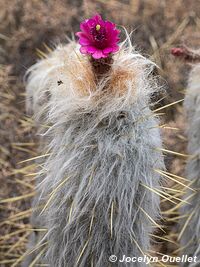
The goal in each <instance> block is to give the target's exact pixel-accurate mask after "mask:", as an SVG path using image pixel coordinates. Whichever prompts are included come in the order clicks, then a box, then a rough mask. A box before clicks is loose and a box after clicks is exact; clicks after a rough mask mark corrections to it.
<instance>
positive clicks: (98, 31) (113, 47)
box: [76, 14, 120, 59]
mask: <svg viewBox="0 0 200 267" xmlns="http://www.w3.org/2000/svg"><path fill="white" fill-rule="evenodd" d="M80 29H81V32H77V33H76V36H78V37H79V44H80V45H81V48H80V51H81V53H82V54H91V55H92V57H93V58H95V59H99V58H106V57H108V56H109V54H110V53H115V52H117V51H118V50H119V46H118V44H117V43H118V42H119V40H120V39H119V33H120V31H119V30H117V28H116V26H115V24H114V23H112V22H110V21H104V20H102V18H101V16H100V15H98V14H97V15H95V16H94V17H92V18H91V19H86V20H85V21H83V22H82V23H81V24H80Z"/></svg>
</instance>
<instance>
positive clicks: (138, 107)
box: [23, 38, 164, 267]
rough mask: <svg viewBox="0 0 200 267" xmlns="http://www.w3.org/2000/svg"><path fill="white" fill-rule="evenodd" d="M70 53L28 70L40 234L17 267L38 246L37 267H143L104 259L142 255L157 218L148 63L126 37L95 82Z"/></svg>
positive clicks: (155, 135) (158, 156)
mask: <svg viewBox="0 0 200 267" xmlns="http://www.w3.org/2000/svg"><path fill="white" fill-rule="evenodd" d="M78 48H79V46H78V45H77V44H76V43H73V42H72V43H70V44H68V45H66V46H63V47H62V46H59V47H58V48H57V49H56V50H55V51H53V52H52V53H51V54H50V55H49V56H48V57H47V58H46V59H43V60H41V61H39V62H38V63H37V64H35V65H34V66H32V67H31V68H30V70H29V71H28V83H27V108H28V110H29V111H33V113H34V117H35V120H36V122H37V124H38V127H39V129H40V134H41V135H42V138H41V144H42V145H41V148H43V151H44V152H45V155H44V156H45V157H44V159H45V160H43V162H42V163H41V164H40V165H42V170H41V173H40V174H39V175H38V177H37V178H38V186H37V196H36V197H35V201H34V207H35V206H36V205H37V206H38V207H39V208H38V210H37V211H36V212H35V213H34V215H33V216H32V223H33V225H34V227H36V228H41V227H42V228H44V229H46V232H45V234H38V233H33V234H32V238H31V241H30V244H29V245H30V247H32V252H31V253H29V255H28V256H27V258H26V260H25V262H24V263H23V266H25V267H27V266H29V265H30V262H32V261H33V260H34V257H36V255H37V256H38V254H39V253H38V250H37V248H38V247H39V248H40V250H41V248H43V250H41V253H40V254H39V256H38V258H37V260H38V262H40V263H43V264H44V263H45V264H48V266H51V267H55V266H57V267H64V266H68V267H75V266H80V267H87V266H95V267H102V266H105V267H106V266H111V265H113V266H129V267H130V266H134V267H135V266H138V267H141V266H146V263H144V262H142V263H141V262H136V263H135V262H134V263H130V262H123V263H121V262H119V261H118V260H117V261H116V262H115V263H112V260H113V259H112V258H111V259H110V261H109V257H110V256H111V255H116V256H117V258H118V259H122V258H123V255H126V256H127V257H139V256H142V254H143V253H147V251H148V249H149V247H150V236H149V234H151V233H152V232H153V230H154V229H155V225H153V224H154V223H155V220H156V219H158V218H159V216H160V215H159V204H160V203H159V202H160V200H159V195H160V193H158V191H157V190H160V182H161V177H160V174H159V173H158V172H156V171H155V170H156V169H161V170H163V169H164V163H163V156H162V153H161V151H160V150H159V148H161V146H162V142H161V137H160V130H159V127H158V123H159V121H158V118H157V115H156V114H155V113H154V112H153V111H152V110H151V107H152V106H153V104H152V103H151V96H152V95H153V94H154V93H155V92H157V91H159V90H160V87H159V86H158V84H157V82H156V78H155V77H153V75H151V72H152V70H153V68H154V64H153V63H152V62H151V61H149V60H148V59H146V58H144V57H143V56H142V55H140V54H139V53H137V52H136V51H135V49H134V47H132V45H131V43H130V40H129V38H128V40H127V41H126V42H124V43H123V44H121V45H120V51H119V53H117V54H115V55H113V57H112V62H111V63H110V64H109V67H108V70H107V72H106V73H103V74H102V73H101V75H100V78H99V77H98V75H96V74H98V73H97V72H98V71H99V68H94V64H93V63H92V62H91V60H89V57H87V56H82V55H81V54H80V52H79V49H78ZM105 64H107V63H105V61H104V64H103V65H104V67H105ZM100 65H102V61H101V63H100ZM100 69H101V68H100ZM159 192H160V191H159ZM155 224H156V223H155ZM156 225H157V224H156ZM34 243H35V244H34ZM34 246H36V248H35V249H34ZM33 251H34V252H33ZM35 252H37V253H36V255H34V254H35ZM39 258H40V259H39Z"/></svg>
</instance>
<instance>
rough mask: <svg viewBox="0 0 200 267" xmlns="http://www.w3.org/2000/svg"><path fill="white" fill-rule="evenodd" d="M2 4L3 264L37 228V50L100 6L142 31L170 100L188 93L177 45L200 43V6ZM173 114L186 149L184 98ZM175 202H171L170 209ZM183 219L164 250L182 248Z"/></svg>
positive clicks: (176, 139) (179, 166)
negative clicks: (31, 98)
mask: <svg viewBox="0 0 200 267" xmlns="http://www.w3.org/2000/svg"><path fill="white" fill-rule="evenodd" d="M0 6H1V10H0V64H1V65H0V184H1V187H0V198H1V199H4V201H3V202H1V201H0V210H1V213H0V235H1V237H0V266H1V267H4V266H12V264H13V263H14V262H16V259H17V258H19V257H20V255H22V254H23V252H24V247H25V244H26V240H27V238H28V234H29V232H30V231H29V230H27V229H30V228H31V226H30V225H29V219H28V218H29V216H30V213H31V210H30V200H31V196H32V195H33V192H34V187H33V185H34V172H35V171H36V170H35V166H34V165H31V164H33V163H34V162H32V161H30V162H25V163H22V164H19V162H20V161H22V160H26V159H28V158H31V157H34V156H36V155H37V152H36V145H35V140H34V139H35V138H34V129H33V127H32V123H31V120H30V119H28V118H25V108H24V85H23V83H22V77H23V76H24V73H25V71H26V69H27V68H28V67H29V66H30V65H31V64H32V63H34V62H35V61H36V60H37V58H38V56H37V53H36V50H37V49H40V50H42V51H44V50H45V49H46V48H45V45H44V44H47V45H48V46H50V47H54V46H55V44H57V43H59V42H67V40H66V36H71V33H72V32H75V31H77V30H78V28H79V22H80V21H81V20H82V19H83V18H84V17H86V16H90V15H92V14H93V13H95V12H99V13H101V14H103V16H104V17H105V18H108V19H110V20H113V21H115V22H116V23H117V24H118V25H123V26H125V27H126V28H127V29H128V30H129V31H131V30H133V31H134V34H133V42H134V43H136V44H137V46H138V48H140V50H141V51H142V53H143V54H145V55H151V57H152V58H153V59H154V60H155V61H156V62H157V64H158V65H159V66H160V70H159V72H160V74H161V75H162V76H163V77H164V79H165V80H166V83H167V84H168V89H167V93H168V98H167V100H166V101H165V103H170V102H172V101H174V100H177V99H180V98H182V97H183V96H184V89H185V84H186V77H187V72H188V68H189V67H188V66H185V65H184V64H183V63H182V62H178V61H175V59H174V58H172V56H170V52H169V49H170V47H171V46H173V45H177V44H182V43H184V44H186V45H188V46H193V47H198V46H199V43H200V34H199V32H200V18H199V17H198V14H200V5H197V1H195V0H192V1H191V0H177V1H173V0H168V1H165V0H163V1H159V0H152V1H145V0H124V1H119V0H111V1H104V0H99V1H91V0H87V1H86V0H85V1H81V0H76V1H71V0H68V1H64V0H57V1H53V0H52V1H45V0H27V1H23V0H13V1H6V0H0ZM165 119H166V120H167V121H168V124H169V125H170V127H177V128H179V129H180V130H179V131H178V132H177V131H176V130H170V129H165V130H163V135H164V140H165V144H166V147H167V149H171V150H175V151H177V152H179V153H184V152H185V147H186V143H187V140H186V139H185V137H184V128H185V122H184V121H185V120H184V114H182V107H181V104H178V105H176V106H171V107H169V108H167V109H166V117H165ZM166 163H167V167H168V171H171V172H173V173H175V174H178V175H182V176H184V164H185V159H184V158H181V157H178V156H175V155H169V154H167V155H166ZM28 164H29V166H28ZM27 166H28V167H27ZM31 173H33V174H32V175H31ZM27 174H29V175H28V176H27ZM170 183H173V182H172V181H171V182H170ZM18 196H23V199H20V198H17V197H18ZM6 199H8V200H7V201H6ZM171 205H172V204H170V203H166V202H164V203H163V210H166V209H167V208H171V207H172V206H171ZM174 216H175V215H174ZM174 216H171V215H167V218H172V217H174ZM175 223H176V220H175V221H174V220H171V221H169V222H168V223H165V229H167V230H166V231H167V237H164V238H167V239H170V240H172V241H173V242H167V241H163V240H158V239H156V241H158V243H157V245H156V246H155V249H156V250H159V251H160V252H163V253H172V252H173V251H174V250H177V249H178V245H177V244H175V243H176V239H177V236H176V234H175V231H174V227H175ZM174 242H175V243H174ZM16 266H18V264H16Z"/></svg>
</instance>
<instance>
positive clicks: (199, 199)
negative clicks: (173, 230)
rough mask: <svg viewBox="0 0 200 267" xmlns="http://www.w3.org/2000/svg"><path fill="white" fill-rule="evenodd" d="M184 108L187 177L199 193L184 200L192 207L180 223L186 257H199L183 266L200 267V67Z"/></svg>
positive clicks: (191, 77) (192, 76)
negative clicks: (186, 139) (186, 138)
mask: <svg viewBox="0 0 200 267" xmlns="http://www.w3.org/2000/svg"><path fill="white" fill-rule="evenodd" d="M184 108H185V111H186V114H187V118H188V130H187V135H188V153H189V154H190V155H192V157H191V158H189V160H188V162H187V165H186V175H187V177H188V179H189V180H190V181H191V187H192V188H193V189H194V190H196V192H192V195H191V191H190V192H188V193H187V195H186V196H185V198H186V199H188V201H189V203H190V204H189V205H185V206H184V208H183V209H182V213H183V215H187V216H188V217H187V218H186V219H185V220H182V221H181V227H182V229H181V231H182V236H181V244H182V247H183V248H184V249H183V251H182V253H183V254H187V255H188V256H192V257H194V256H196V257H197V262H196V263H195V262H193V263H189V262H187V263H185V264H183V266H187V267H197V266H199V265H200V216H199V215H200V205H199V203H200V193H199V189H200V159H199V155H200V64H196V65H194V66H193V68H192V70H191V72H190V75H189V80H188V88H187V94H186V97H185V102H184Z"/></svg>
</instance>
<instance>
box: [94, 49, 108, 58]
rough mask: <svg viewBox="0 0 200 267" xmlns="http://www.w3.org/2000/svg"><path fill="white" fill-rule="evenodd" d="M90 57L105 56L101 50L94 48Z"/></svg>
mask: <svg viewBox="0 0 200 267" xmlns="http://www.w3.org/2000/svg"><path fill="white" fill-rule="evenodd" d="M92 57H93V58H95V59H99V58H104V57H107V56H106V55H104V54H103V51H102V50H96V51H95V52H94V53H93V54H92Z"/></svg>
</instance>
